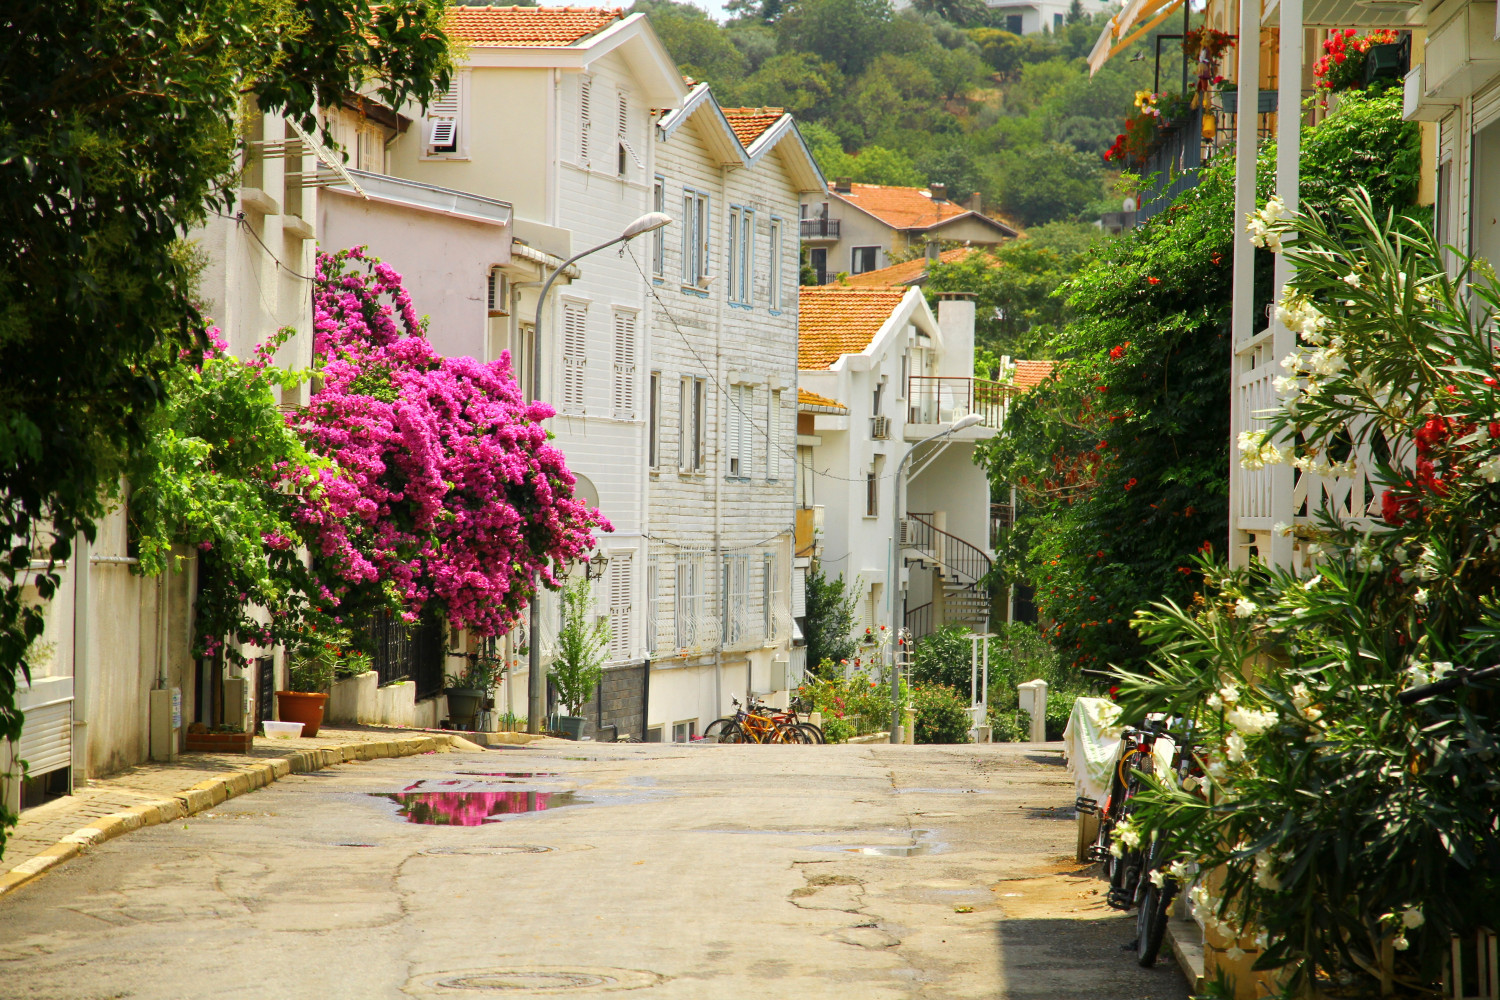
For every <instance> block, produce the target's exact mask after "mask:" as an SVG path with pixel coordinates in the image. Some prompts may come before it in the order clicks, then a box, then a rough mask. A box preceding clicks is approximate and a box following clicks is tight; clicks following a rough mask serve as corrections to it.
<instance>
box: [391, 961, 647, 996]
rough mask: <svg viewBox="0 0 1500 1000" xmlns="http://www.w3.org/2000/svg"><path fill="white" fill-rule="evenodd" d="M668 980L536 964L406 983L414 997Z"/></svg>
mask: <svg viewBox="0 0 1500 1000" xmlns="http://www.w3.org/2000/svg"><path fill="white" fill-rule="evenodd" d="M663 981H664V977H663V976H659V975H657V974H656V973H654V972H645V971H642V970H640V969H578V968H559V967H554V966H533V967H531V968H523V969H468V970H464V971H460V972H436V973H430V974H428V975H425V976H417V977H415V978H413V979H412V980H411V981H409V982H408V983H407V984H406V987H405V992H406V993H408V994H410V995H413V996H451V995H453V994H469V995H474V994H478V995H480V996H485V995H489V996H550V995H552V994H557V993H569V992H572V991H574V990H593V991H596V992H600V991H610V992H613V991H617V990H638V989H643V988H645V987H648V986H655V985H657V984H658V983H661V982H663Z"/></svg>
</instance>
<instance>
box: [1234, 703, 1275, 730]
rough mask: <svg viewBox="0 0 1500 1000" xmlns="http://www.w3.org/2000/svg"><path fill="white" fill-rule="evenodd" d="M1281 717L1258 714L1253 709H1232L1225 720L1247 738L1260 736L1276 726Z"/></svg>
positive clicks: (1273, 713)
mask: <svg viewBox="0 0 1500 1000" xmlns="http://www.w3.org/2000/svg"><path fill="white" fill-rule="evenodd" d="M1278 719H1279V716H1277V714H1276V713H1275V712H1271V711H1266V712H1257V711H1256V710H1255V709H1253V708H1236V709H1232V710H1231V711H1230V712H1229V714H1228V715H1226V716H1225V720H1226V721H1227V722H1228V723H1229V724H1230V725H1231V726H1233V727H1234V728H1235V729H1238V730H1239V731H1240V732H1242V733H1244V734H1245V735H1246V736H1258V735H1260V734H1261V733H1263V732H1265V731H1266V730H1267V729H1270V728H1271V727H1272V726H1274V725H1276V723H1277V721H1278Z"/></svg>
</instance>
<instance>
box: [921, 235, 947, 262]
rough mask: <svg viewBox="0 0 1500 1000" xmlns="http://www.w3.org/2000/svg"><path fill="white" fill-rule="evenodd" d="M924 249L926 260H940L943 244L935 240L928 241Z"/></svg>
mask: <svg viewBox="0 0 1500 1000" xmlns="http://www.w3.org/2000/svg"><path fill="white" fill-rule="evenodd" d="M925 249H926V251H927V259H928V260H940V259H941V258H942V256H943V244H942V243H940V242H939V241H937V240H928V241H927V246H926V248H925Z"/></svg>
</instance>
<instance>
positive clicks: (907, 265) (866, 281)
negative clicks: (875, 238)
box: [844, 247, 982, 288]
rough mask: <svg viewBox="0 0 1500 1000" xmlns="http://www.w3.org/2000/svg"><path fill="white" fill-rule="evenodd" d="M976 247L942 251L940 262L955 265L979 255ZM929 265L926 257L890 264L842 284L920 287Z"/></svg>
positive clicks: (850, 276) (924, 279)
mask: <svg viewBox="0 0 1500 1000" xmlns="http://www.w3.org/2000/svg"><path fill="white" fill-rule="evenodd" d="M980 252H982V251H980V250H979V249H978V248H976V247H954V248H953V249H952V250H944V251H943V252H942V255H941V258H940V259H941V260H942V262H943V263H944V264H957V263H958V262H959V261H961V260H963V259H964V258H966V257H968V256H969V255H970V254H973V253H980ZM929 263H930V261H928V259H927V258H926V257H913V258H912V259H911V260H906V261H902V262H901V263H899V264H892V265H891V266H890V267H882V268H881V269H880V270H878V271H866V272H865V273H864V274H851V275H849V277H847V278H845V279H844V282H845V283H846V284H849V285H853V286H854V287H855V288H894V287H897V286H905V285H920V284H921V283H922V282H924V281H926V280H927V265H928V264H929Z"/></svg>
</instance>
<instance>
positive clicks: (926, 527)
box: [900, 512, 992, 639]
mask: <svg viewBox="0 0 1500 1000" xmlns="http://www.w3.org/2000/svg"><path fill="white" fill-rule="evenodd" d="M900 544H901V554H902V558H904V559H905V560H906V564H907V565H908V566H921V567H923V568H925V569H931V570H934V571H935V573H934V578H933V589H932V597H933V599H932V600H931V601H930V602H928V603H927V604H923V605H919V606H918V607H914V608H908V609H907V612H906V620H905V624H906V628H907V630H908V631H909V632H910V633H911V635H912V638H913V639H921V638H922V637H923V636H925V635H928V634H929V633H932V632H935V631H937V630H938V629H939V628H941V627H942V626H944V625H946V624H950V623H953V622H957V623H959V624H962V625H964V626H966V627H967V628H969V629H970V630H971V631H974V632H987V631H989V623H990V594H989V590H988V589H987V588H986V587H985V586H984V583H983V581H984V578H985V576H987V575H988V574H989V571H990V565H991V563H992V560H991V559H990V557H989V556H987V555H985V553H984V550H983V549H981V548H979V547H977V546H975V545H972V544H970V543H969V542H966V541H964V540H963V539H962V538H959V537H958V536H957V535H954V534H950V533H949V532H947V531H944V530H943V529H941V528H939V527H938V526H937V525H936V524H935V523H933V516H932V515H931V514H920V513H916V512H908V513H907V515H906V517H905V518H903V519H902V521H901V538H900Z"/></svg>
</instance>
